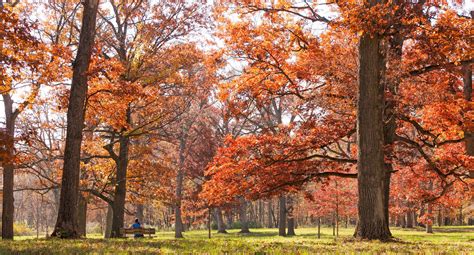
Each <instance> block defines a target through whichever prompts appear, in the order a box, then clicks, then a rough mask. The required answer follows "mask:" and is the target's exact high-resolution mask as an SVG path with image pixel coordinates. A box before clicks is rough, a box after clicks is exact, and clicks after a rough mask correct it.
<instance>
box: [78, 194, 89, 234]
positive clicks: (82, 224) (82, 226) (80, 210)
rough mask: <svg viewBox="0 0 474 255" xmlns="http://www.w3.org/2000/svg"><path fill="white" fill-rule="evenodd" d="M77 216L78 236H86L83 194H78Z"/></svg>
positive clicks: (85, 213) (85, 207)
mask: <svg viewBox="0 0 474 255" xmlns="http://www.w3.org/2000/svg"><path fill="white" fill-rule="evenodd" d="M77 213H78V216H77V220H78V228H77V232H78V234H79V236H83V237H85V236H86V233H87V231H86V229H87V200H86V198H85V197H84V196H82V195H80V196H79V204H78V210H77Z"/></svg>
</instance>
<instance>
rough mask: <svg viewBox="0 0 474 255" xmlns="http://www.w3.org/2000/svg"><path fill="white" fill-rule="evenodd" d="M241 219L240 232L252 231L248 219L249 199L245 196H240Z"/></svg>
mask: <svg viewBox="0 0 474 255" xmlns="http://www.w3.org/2000/svg"><path fill="white" fill-rule="evenodd" d="M239 209H240V210H239V220H240V232H239V233H244V234H245V233H250V229H249V222H248V219H247V201H245V199H244V198H240V208H239Z"/></svg>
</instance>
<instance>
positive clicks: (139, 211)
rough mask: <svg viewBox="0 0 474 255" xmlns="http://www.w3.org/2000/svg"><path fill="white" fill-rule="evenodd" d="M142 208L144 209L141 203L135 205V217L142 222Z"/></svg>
mask: <svg viewBox="0 0 474 255" xmlns="http://www.w3.org/2000/svg"><path fill="white" fill-rule="evenodd" d="M143 210H144V208H143V204H137V205H136V212H135V217H136V218H137V219H138V221H139V222H142V223H144V217H143Z"/></svg>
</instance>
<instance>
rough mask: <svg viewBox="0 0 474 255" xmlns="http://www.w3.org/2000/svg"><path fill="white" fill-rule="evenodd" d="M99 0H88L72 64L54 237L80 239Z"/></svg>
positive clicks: (85, 3) (85, 4)
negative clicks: (84, 138) (82, 178)
mask: <svg viewBox="0 0 474 255" xmlns="http://www.w3.org/2000/svg"><path fill="white" fill-rule="evenodd" d="M98 2H99V1H98V0H85V1H84V12H83V17H82V28H81V33H80V36H79V45H78V50H77V56H76V59H75V61H74V64H73V75H72V84H71V94H70V96H69V106H68V112H67V133H66V146H65V151H64V167H63V175H62V180H61V197H60V202H59V211H58V218H57V221H56V226H55V228H54V231H53V233H52V234H51V236H56V237H61V238H77V237H79V234H78V232H77V200H78V196H79V174H80V160H81V143H82V129H83V127H84V115H85V108H86V96H87V71H88V69H89V63H90V59H91V55H92V48H93V46H94V37H95V26H96V16H97V9H98V4H99V3H98Z"/></svg>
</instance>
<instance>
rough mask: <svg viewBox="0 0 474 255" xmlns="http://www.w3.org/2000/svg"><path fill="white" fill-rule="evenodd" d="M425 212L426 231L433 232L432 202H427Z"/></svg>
mask: <svg viewBox="0 0 474 255" xmlns="http://www.w3.org/2000/svg"><path fill="white" fill-rule="evenodd" d="M427 207H428V209H427V213H428V222H426V233H429V234H433V215H432V214H433V204H432V203H428V205H427Z"/></svg>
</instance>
